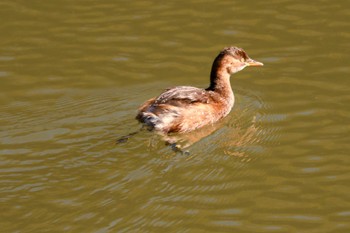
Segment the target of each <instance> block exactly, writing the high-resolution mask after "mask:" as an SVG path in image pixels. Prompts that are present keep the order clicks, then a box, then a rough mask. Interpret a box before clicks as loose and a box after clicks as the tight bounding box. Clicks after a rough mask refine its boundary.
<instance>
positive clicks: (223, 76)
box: [136, 46, 263, 135]
mask: <svg viewBox="0 0 350 233" xmlns="http://www.w3.org/2000/svg"><path fill="white" fill-rule="evenodd" d="M247 66H263V63H261V62H258V61H255V60H253V59H251V58H250V57H249V56H248V54H247V53H246V52H245V51H244V50H243V49H242V48H238V47H235V46H230V47H226V48H224V49H223V50H221V51H220V53H219V54H218V55H217V57H216V58H215V59H214V62H213V64H212V68H211V73H210V85H209V87H208V88H205V89H204V88H197V87H192V86H176V87H172V88H168V89H166V90H165V91H164V92H163V93H161V94H160V95H159V96H157V97H154V98H151V99H149V100H147V101H146V102H145V103H143V104H142V105H141V106H140V107H139V109H138V112H137V115H136V119H137V120H138V121H139V122H141V123H142V124H143V126H146V127H147V129H148V130H150V131H156V132H159V133H161V134H164V135H167V134H171V133H187V132H191V131H194V130H196V129H199V128H201V127H203V126H205V125H208V124H213V123H215V122H217V121H219V120H220V119H222V118H224V117H225V116H227V115H228V114H229V113H230V111H231V109H232V107H233V105H234V102H235V98H234V94H233V91H232V88H231V83H230V77H231V75H232V74H234V73H237V72H239V71H241V70H243V69H244V68H245V67H247Z"/></svg>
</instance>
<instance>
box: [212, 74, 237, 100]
mask: <svg viewBox="0 0 350 233" xmlns="http://www.w3.org/2000/svg"><path fill="white" fill-rule="evenodd" d="M230 76H231V75H230V74H229V73H228V72H227V71H226V70H223V69H217V70H215V69H213V70H212V72H211V74H210V86H209V87H208V88H207V89H206V90H208V91H214V92H217V93H218V94H220V95H221V96H222V97H224V98H233V91H232V88H231V83H230Z"/></svg>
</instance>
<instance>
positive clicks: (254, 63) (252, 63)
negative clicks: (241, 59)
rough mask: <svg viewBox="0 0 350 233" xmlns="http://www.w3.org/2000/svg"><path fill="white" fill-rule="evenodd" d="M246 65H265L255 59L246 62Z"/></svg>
mask: <svg viewBox="0 0 350 233" xmlns="http://www.w3.org/2000/svg"><path fill="white" fill-rule="evenodd" d="M245 64H247V66H263V65H264V64H263V63H261V62H258V61H254V60H253V59H251V58H249V59H248V60H246V62H245Z"/></svg>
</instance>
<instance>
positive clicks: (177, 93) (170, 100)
mask: <svg viewBox="0 0 350 233" xmlns="http://www.w3.org/2000/svg"><path fill="white" fill-rule="evenodd" d="M210 100H211V98H210V96H209V94H208V92H207V91H206V90H204V89H200V88H196V87H189V86H179V87H174V88H169V89H167V90H166V91H165V92H164V93H162V94H161V95H160V96H158V97H157V98H156V99H155V101H154V104H156V105H159V104H168V105H175V106H180V105H183V104H190V103H196V102H198V103H205V104H208V103H210Z"/></svg>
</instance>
